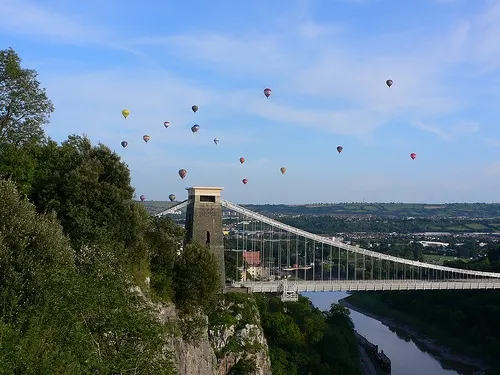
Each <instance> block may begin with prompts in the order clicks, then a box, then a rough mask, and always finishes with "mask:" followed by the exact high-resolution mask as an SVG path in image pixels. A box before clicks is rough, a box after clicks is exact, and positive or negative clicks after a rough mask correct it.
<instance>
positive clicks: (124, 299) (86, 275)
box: [0, 180, 173, 375]
mask: <svg viewBox="0 0 500 375" xmlns="http://www.w3.org/2000/svg"><path fill="white" fill-rule="evenodd" d="M0 228H2V230H1V231H0V270H1V272H0V296H2V298H0V317H1V319H0V337H1V339H2V342H1V345H0V373H2V374H4V373H5V374H21V373H22V374H35V373H36V374H48V373H57V374H90V373H95V374H97V373H98V374H118V373H120V374H123V373H128V372H130V371H131V372H133V373H137V374H155V375H156V374H171V373H173V371H171V369H172V368H171V363H170V358H169V355H168V353H165V354H166V355H162V351H163V347H164V344H165V340H164V337H165V334H166V332H165V327H164V326H163V325H162V324H161V323H160V322H159V321H157V320H156V318H155V317H154V316H153V315H152V314H151V310H149V308H148V306H147V305H146V304H145V303H144V301H143V300H142V299H141V298H140V297H139V296H137V295H134V294H132V293H131V292H130V283H129V282H128V281H127V280H126V279H127V275H126V274H125V273H124V272H116V271H117V269H118V267H116V266H115V265H114V263H117V261H116V256H115V255H114V254H113V252H112V251H109V250H108V249H106V248H105V246H102V245H101V246H94V247H93V248H90V247H85V248H84V249H83V250H82V251H80V252H79V253H77V254H75V253H74V252H73V250H72V249H71V247H70V244H69V241H68V238H67V237H66V236H65V235H64V233H63V231H62V228H61V226H60V224H59V223H58V222H57V220H56V217H55V215H52V214H51V215H40V214H37V213H36V211H35V208H34V207H33V205H32V204H31V203H29V202H27V201H26V200H23V199H20V197H19V193H18V192H17V191H16V189H15V186H14V184H13V183H12V182H7V181H2V180H0ZM75 260H76V262H75Z"/></svg>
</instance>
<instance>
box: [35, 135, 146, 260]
mask: <svg viewBox="0 0 500 375" xmlns="http://www.w3.org/2000/svg"><path fill="white" fill-rule="evenodd" d="M38 160H39V168H38V170H37V176H36V183H35V184H34V185H33V189H32V193H31V194H30V199H32V200H33V201H34V202H35V204H36V206H37V208H38V209H39V210H40V211H52V210H54V211H55V212H56V213H57V216H58V218H59V220H60V221H61V223H62V225H63V227H64V230H65V232H66V233H67V234H68V235H69V236H70V238H71V241H72V244H73V246H74V247H75V248H79V247H80V246H81V245H82V244H89V243H90V244H92V243H98V242H99V241H102V240H112V241H113V242H116V243H121V245H122V246H124V247H126V248H128V247H130V246H131V245H133V244H134V243H135V242H136V241H137V239H138V237H139V236H140V233H141V232H142V231H143V230H144V229H145V225H146V221H145V218H146V217H147V213H146V212H145V211H144V210H143V209H141V208H140V207H139V206H138V205H136V204H135V203H134V202H133V201H132V196H133V193H134V189H133V188H132V187H131V186H130V172H129V170H128V168H127V166H126V165H125V164H124V163H123V162H121V160H120V158H119V156H118V155H117V154H116V153H114V152H112V151H111V150H110V149H109V148H108V147H106V146H104V145H101V144H100V145H99V146H96V147H93V146H92V144H91V143H90V140H89V139H88V138H85V137H80V136H70V137H69V138H68V140H67V141H65V142H63V144H62V145H61V146H60V147H58V146H57V145H56V144H55V143H54V142H50V143H49V144H48V145H47V146H46V147H44V148H42V149H41V151H40V155H39V157H38ZM128 255H129V256H130V254H128Z"/></svg>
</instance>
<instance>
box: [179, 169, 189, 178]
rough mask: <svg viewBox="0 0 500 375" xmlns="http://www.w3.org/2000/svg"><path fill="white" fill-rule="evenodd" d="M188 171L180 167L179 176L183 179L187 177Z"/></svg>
mask: <svg viewBox="0 0 500 375" xmlns="http://www.w3.org/2000/svg"><path fill="white" fill-rule="evenodd" d="M187 173H188V172H187V171H186V170H185V169H179V176H181V178H182V179H184V177H186V175H187Z"/></svg>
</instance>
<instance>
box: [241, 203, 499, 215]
mask: <svg viewBox="0 0 500 375" xmlns="http://www.w3.org/2000/svg"><path fill="white" fill-rule="evenodd" d="M244 207H246V208H248V209H250V210H252V211H256V212H261V213H263V214H268V215H333V216H338V217H348V216H360V217H362V216H365V217H366V216H377V217H392V218H405V217H444V218H446V217H468V218H494V217H495V218H498V217H500V204H498V203H451V204H425V203H318V204H305V205H285V204H262V205H260V204H246V205H244Z"/></svg>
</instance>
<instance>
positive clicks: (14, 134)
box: [0, 48, 54, 145]
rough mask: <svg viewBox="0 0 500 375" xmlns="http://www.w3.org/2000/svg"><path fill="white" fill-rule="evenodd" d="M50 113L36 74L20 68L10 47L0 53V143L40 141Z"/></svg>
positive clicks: (52, 109) (52, 108) (19, 62)
mask: <svg viewBox="0 0 500 375" xmlns="http://www.w3.org/2000/svg"><path fill="white" fill-rule="evenodd" d="M53 111H54V107H53V105H52V103H51V101H50V100H49V99H48V98H47V94H46V93H45V90H44V89H42V88H40V83H39V82H38V81H37V73H36V71H34V70H31V69H23V68H22V67H21V59H20V58H19V56H18V55H17V53H16V52H15V51H14V50H13V49H12V48H9V49H6V50H0V144H4V143H10V144H15V145H22V144H27V143H39V142H41V141H42V140H43V139H44V133H43V129H42V126H43V125H45V124H47V123H48V121H49V117H50V114H51V113H52V112H53Z"/></svg>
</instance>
